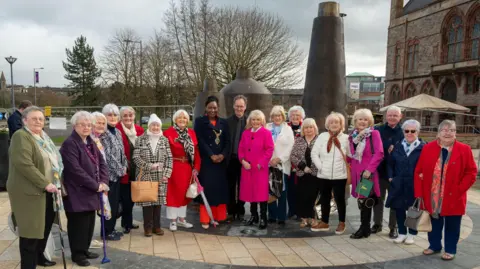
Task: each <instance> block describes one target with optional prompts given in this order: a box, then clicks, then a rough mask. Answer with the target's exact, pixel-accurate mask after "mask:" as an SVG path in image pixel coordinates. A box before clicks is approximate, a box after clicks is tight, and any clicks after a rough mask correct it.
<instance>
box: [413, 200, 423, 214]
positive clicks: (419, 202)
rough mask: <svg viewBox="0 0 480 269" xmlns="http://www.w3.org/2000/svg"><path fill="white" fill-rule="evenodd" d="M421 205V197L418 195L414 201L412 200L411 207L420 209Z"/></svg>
mask: <svg viewBox="0 0 480 269" xmlns="http://www.w3.org/2000/svg"><path fill="white" fill-rule="evenodd" d="M422 205H423V199H422V198H420V197H418V198H417V199H415V202H413V205H412V207H413V208H415V209H416V210H418V211H420V208H421V207H422Z"/></svg>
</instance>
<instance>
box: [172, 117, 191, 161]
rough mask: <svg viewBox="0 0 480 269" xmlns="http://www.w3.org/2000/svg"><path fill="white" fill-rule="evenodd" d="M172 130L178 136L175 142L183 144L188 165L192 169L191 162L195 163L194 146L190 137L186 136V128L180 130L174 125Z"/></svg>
mask: <svg viewBox="0 0 480 269" xmlns="http://www.w3.org/2000/svg"><path fill="white" fill-rule="evenodd" d="M173 128H174V129H175V131H177V134H178V138H177V139H176V140H177V141H178V142H180V143H182V144H183V148H184V149H185V153H187V157H188V160H189V161H190V165H192V167H193V162H194V161H195V145H193V142H192V138H191V137H190V135H188V128H185V129H183V130H181V129H180V127H178V125H177V124H174V125H173Z"/></svg>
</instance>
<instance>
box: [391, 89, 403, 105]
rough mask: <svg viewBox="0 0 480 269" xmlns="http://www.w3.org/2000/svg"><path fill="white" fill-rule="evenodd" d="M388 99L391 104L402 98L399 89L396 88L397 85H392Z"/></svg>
mask: <svg viewBox="0 0 480 269" xmlns="http://www.w3.org/2000/svg"><path fill="white" fill-rule="evenodd" d="M390 100H391V102H390V104H393V103H396V102H399V101H400V100H402V98H401V96H400V89H399V88H398V86H393V87H392V92H391V93H390Z"/></svg>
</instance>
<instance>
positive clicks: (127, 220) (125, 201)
mask: <svg viewBox="0 0 480 269" xmlns="http://www.w3.org/2000/svg"><path fill="white" fill-rule="evenodd" d="M120 201H121V203H122V227H123V228H133V214H132V211H133V205H134V203H133V202H132V190H131V184H130V182H129V183H128V184H121V183H120Z"/></svg>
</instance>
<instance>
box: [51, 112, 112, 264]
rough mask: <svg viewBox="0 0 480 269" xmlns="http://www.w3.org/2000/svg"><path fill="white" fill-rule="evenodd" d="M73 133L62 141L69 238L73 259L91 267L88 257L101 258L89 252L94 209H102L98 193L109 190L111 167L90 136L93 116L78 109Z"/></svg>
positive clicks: (77, 262) (64, 200)
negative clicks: (108, 166) (109, 169)
mask: <svg viewBox="0 0 480 269" xmlns="http://www.w3.org/2000/svg"><path fill="white" fill-rule="evenodd" d="M71 124H72V127H73V128H74V130H73V132H72V135H70V137H68V138H67V139H66V140H65V142H63V144H62V148H61V149H60V153H61V155H62V159H63V164H64V170H63V178H64V181H63V183H64V187H65V191H66V196H64V197H63V203H64V206H65V213H66V215H67V219H68V225H67V230H68V241H69V243H70V250H71V252H72V261H73V262H75V263H76V264H77V265H79V266H89V265H90V262H89V261H88V259H96V258H98V254H96V253H93V252H90V251H89V250H88V249H89V247H90V244H91V241H92V236H93V231H94V228H95V211H97V210H100V198H99V193H101V192H104V191H108V168H107V165H106V163H105V160H104V158H103V157H102V154H101V152H100V150H98V148H97V146H96V145H95V142H94V141H93V139H92V137H91V136H90V135H91V132H92V115H91V114H90V113H88V112H86V111H79V112H77V113H75V115H73V117H72V119H71Z"/></svg>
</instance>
